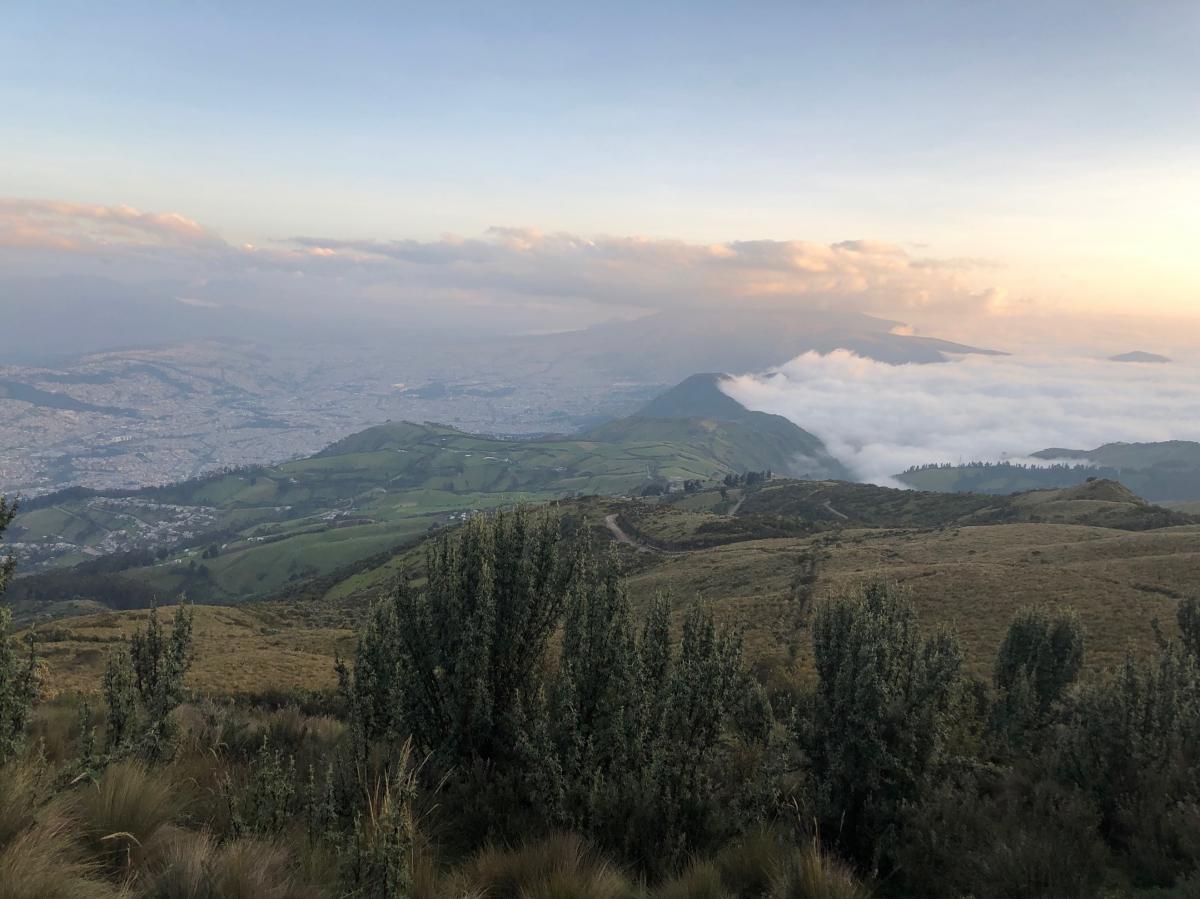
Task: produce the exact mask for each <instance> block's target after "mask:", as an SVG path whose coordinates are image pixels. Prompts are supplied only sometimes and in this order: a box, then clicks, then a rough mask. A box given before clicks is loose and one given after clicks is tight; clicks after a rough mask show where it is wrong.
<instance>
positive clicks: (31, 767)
mask: <svg viewBox="0 0 1200 899" xmlns="http://www.w3.org/2000/svg"><path fill="white" fill-rule="evenodd" d="M45 777H46V773H45V772H44V771H43V770H42V769H41V767H40V766H39V765H36V764H34V763H32V762H28V761H23V762H14V763H11V764H9V765H7V766H5V767H4V768H2V769H0V899H116V897H118V896H123V895H125V894H124V892H123V891H122V890H121V889H119V888H117V887H115V886H113V885H111V884H109V883H106V882H105V881H104V880H103V877H102V875H103V871H102V869H101V867H100V865H98V864H97V863H96V862H94V861H93V860H90V859H88V858H87V857H86V855H85V851H84V847H83V846H81V845H80V843H79V842H78V839H77V838H78V835H79V832H80V822H79V820H78V818H77V817H76V815H74V814H73V810H72V809H71V807H70V803H68V802H64V801H63V800H62V799H61V798H59V799H49V798H48V792H49V791H48V785H47V784H46V783H44V779H45Z"/></svg>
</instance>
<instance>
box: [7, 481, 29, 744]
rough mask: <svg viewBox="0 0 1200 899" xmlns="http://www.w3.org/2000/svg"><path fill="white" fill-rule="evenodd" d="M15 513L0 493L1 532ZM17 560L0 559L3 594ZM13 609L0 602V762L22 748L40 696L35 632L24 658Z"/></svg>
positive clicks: (11, 505)
mask: <svg viewBox="0 0 1200 899" xmlns="http://www.w3.org/2000/svg"><path fill="white" fill-rule="evenodd" d="M15 514H16V506H15V505H13V504H11V503H8V502H7V501H6V500H5V498H4V497H2V496H0V536H3V534H4V530H5V528H7V527H8V525H9V522H11V521H12V519H13V516H14V515H15ZM15 565H16V562H15V560H14V559H13V558H12V557H11V556H9V557H6V558H4V559H0V594H3V593H4V591H5V589H7V587H8V582H9V579H10V578H11V577H12V573H13V568H14V567H15ZM11 621H12V613H11V612H10V611H9V610H8V609H7V608H5V607H3V606H0V765H3V764H4V763H5V762H6V761H8V760H9V759H11V758H12V757H13V756H14V755H16V753H17V752H18V750H19V749H20V748H21V744H22V741H23V737H24V734H25V724H26V722H27V720H28V718H29V710H30V707H31V706H32V705H33V701H34V699H35V698H36V696H37V667H36V665H37V659H36V656H35V655H34V642H33V638H32V635H31V636H30V638H29V640H28V647H29V650H28V653H27V654H26V656H25V657H24V658H22V657H21V655H20V654H18V653H17V652H16V651H15V650H14V648H13V645H12V640H11V639H10V637H9V634H8V628H9V624H10V622H11Z"/></svg>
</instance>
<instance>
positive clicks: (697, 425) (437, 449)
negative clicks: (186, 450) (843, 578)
mask: <svg viewBox="0 0 1200 899" xmlns="http://www.w3.org/2000/svg"><path fill="white" fill-rule="evenodd" d="M753 443H754V433H753V429H752V428H751V427H750V426H748V425H743V424H738V423H733V422H719V421H709V420H691V419H669V420H668V419H663V420H657V419H637V420H629V421H626V422H625V423H615V424H614V425H613V426H610V427H609V428H608V429H607V430H606V431H605V433H604V434H600V435H597V436H596V438H595V439H591V438H588V439H575V440H568V439H540V440H520V441H514V440H503V439H499V438H489V437H480V436H476V435H470V434H466V433H463V432H461V431H457V430H454V429H452V428H445V427H439V426H434V425H412V424H394V425H384V426H380V427H377V428H371V429H369V430H367V431H364V432H362V433H360V434H356V435H353V436H352V437H349V438H347V439H345V440H343V441H340V442H339V443H336V444H334V445H332V446H331V447H329V448H328V449H327V450H325V451H323V452H321V453H319V454H317V455H315V456H312V457H309V458H306V459H301V460H297V461H294V462H288V463H285V464H282V465H278V466H274V467H270V468H260V469H254V470H248V471H239V472H232V473H228V474H225V475H222V476H219V477H213V478H207V479H204V480H199V481H191V482H186V483H183V484H177V485H171V486H168V487H161V488H153V489H149V490H144V491H138V492H137V493H136V494H128V495H87V494H85V495H79V496H70V497H65V498H63V499H62V500H61V501H58V502H52V503H47V502H41V503H38V504H35V505H34V507H32V508H31V509H30V510H29V511H26V512H23V513H21V514H20V515H19V516H18V517H17V519H16V520H15V521H14V523H13V526H12V528H11V531H10V534H9V535H8V536H9V538H10V539H11V540H15V541H16V545H17V553H18V558H19V560H20V561H21V562H22V570H23V572H24V573H27V574H28V573H29V572H30V571H31V570H32V571H33V572H34V573H35V575H39V576H35V577H33V578H30V579H26V580H24V581H19V582H18V583H17V584H16V585H14V588H13V593H12V595H11V600H12V602H13V603H14V606H15V608H16V609H17V611H18V615H19V616H20V617H23V618H24V619H26V620H28V619H29V617H30V616H32V615H35V614H38V613H39V612H45V611H47V610H49V611H51V612H58V611H72V610H77V609H79V608H87V606H86V603H88V602H89V601H91V602H98V603H100V604H101V605H109V606H122V605H125V606H128V605H129V604H131V603H133V601H132V600H129V601H127V602H116V601H112V598H111V597H112V595H113V594H114V593H120V594H122V595H124V594H126V593H129V594H134V593H136V592H137V591H135V590H133V589H132V586H133V585H134V584H136V585H138V586H139V587H140V588H142V589H143V590H144V589H146V588H148V589H149V590H151V591H152V592H153V593H154V594H156V595H157V596H158V597H159V599H160V600H162V601H172V600H174V599H175V598H176V597H178V596H181V595H184V594H186V595H187V596H189V597H190V598H191V599H192V600H194V601H197V602H204V603H239V602H244V601H246V600H248V599H252V598H256V597H262V596H265V595H268V594H271V593H273V592H276V591H278V590H280V589H281V588H283V587H285V586H286V585H288V584H290V583H295V582H298V581H302V580H304V579H307V578H312V577H314V576H319V575H322V574H327V573H329V572H331V571H335V570H337V569H339V568H341V567H343V566H345V565H348V564H351V563H353V562H355V561H356V560H359V559H364V558H368V557H370V556H373V555H375V554H377V553H380V552H383V551H385V550H388V549H391V548H394V547H396V546H398V545H402V544H405V543H409V542H413V541H415V540H417V539H418V538H420V537H421V536H423V535H424V534H426V533H428V532H429V531H431V530H434V529H437V528H439V527H442V526H445V525H447V524H452V523H453V522H454V521H455V520H459V519H461V518H462V517H463V516H464V515H469V514H473V513H474V512H477V511H487V510H490V509H494V508H497V507H499V506H505V505H512V504H515V503H521V502H546V501H550V500H554V499H561V498H566V497H573V496H578V495H590V494H605V495H614V494H615V495H620V494H625V493H629V492H637V491H638V490H639V489H640V488H641V487H642V486H644V485H645V484H647V483H649V482H670V481H675V482H680V481H684V480H705V481H710V482H711V481H712V480H714V479H719V478H722V477H724V475H726V474H728V473H730V472H734V471H741V470H744V468H745V465H744V463H743V462H741V461H739V460H740V459H742V458H743V457H745V456H747V454H748V453H749V450H748V448H747V447H748V446H749V445H750V444H753ZM777 443H778V441H777ZM785 450H786V447H784V446H783V444H782V443H779V447H778V451H779V452H784V451H785ZM750 457H751V458H753V459H754V460H759V458H760V457H762V459H763V460H766V461H769V460H770V459H772V458H774V459H776V460H778V458H779V457H778V456H773V455H771V453H767V454H765V455H764V453H763V452H762V451H761V450H759V451H758V452H757V454H754V453H750ZM120 550H126V551H128V550H132V552H126V554H125V556H124V557H122V556H120V554H119V552H118V554H117V555H106V553H109V554H111V553H113V552H115V551H120ZM39 553H42V555H39ZM43 556H44V558H43ZM89 559H90V561H85V560H89ZM38 560H40V563H38ZM31 561H33V562H35V563H38V564H40V567H38V564H32V565H31ZM81 561H85V564H84V565H83V566H82V567H79V568H77V569H75V573H76V574H78V575H80V576H79V577H73V576H72V577H67V576H63V575H62V574H61V572H63V571H65V570H66V569H67V568H69V567H70V566H72V565H76V564H77V563H80V562H81ZM55 572H57V574H56V573H55ZM100 572H103V573H105V574H106V575H114V574H115V576H116V577H117V578H118V580H117V581H113V580H111V578H110V579H109V580H104V579H98V578H92V577H88V575H92V574H96V573H100ZM81 604H84V605H81Z"/></svg>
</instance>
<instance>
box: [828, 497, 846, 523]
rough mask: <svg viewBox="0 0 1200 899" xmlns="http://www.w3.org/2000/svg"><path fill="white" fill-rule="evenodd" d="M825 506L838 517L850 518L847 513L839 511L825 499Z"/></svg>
mask: <svg viewBox="0 0 1200 899" xmlns="http://www.w3.org/2000/svg"><path fill="white" fill-rule="evenodd" d="M825 508H826V509H828V510H829V511H830V512H832V513H833V514H834V515H836V516H837V517H838V518H844V519H846V521H849V520H850V516H849V515H847V514H846V513H844V512H839V511H838V510H837V509H835V508H834V507H833V506H832V505H830V503H829V500H825Z"/></svg>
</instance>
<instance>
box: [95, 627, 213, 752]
mask: <svg viewBox="0 0 1200 899" xmlns="http://www.w3.org/2000/svg"><path fill="white" fill-rule="evenodd" d="M191 646H192V609H191V606H189V605H187V604H186V603H180V604H179V605H178V606H176V607H175V616H174V620H173V622H172V626H171V631H170V633H169V634H168V633H167V632H166V631H165V630H164V629H163V627H162V625H161V624H160V623H159V620H158V608H157V607H156V606H151V607H150V614H149V617H148V620H147V623H146V629H145V631H143V630H142V629H141V628H138V630H137V631H136V632H135V633H134V635H133V637H132V639H131V640H130V642H129V647H128V648H127V649H123V650H118V651H116V652H114V653H113V654H112V655H111V656H110V657H109V660H108V666H107V668H106V670H105V673H104V692H105V698H106V700H107V704H108V736H107V737H106V739H105V743H106V745H107V746H108V747H109V749H110V750H116V749H120V748H128V747H129V746H130V745H131V744H132V742H133V741H134V740H135V738H140V740H141V746H140V748H141V750H142V751H143V752H144V753H145V754H146V755H147V756H149V757H151V758H162V757H165V756H166V755H168V754H169V752H170V747H171V742H172V736H173V725H172V721H171V713H172V712H173V711H174V710H175V708H176V707H177V706H178V705H179V704H180V703H181V702H182V701H183V678H184V675H185V674H187V670H188V668H189V667H190V666H191ZM139 729H140V734H138V733H137V732H138V730H139Z"/></svg>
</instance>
